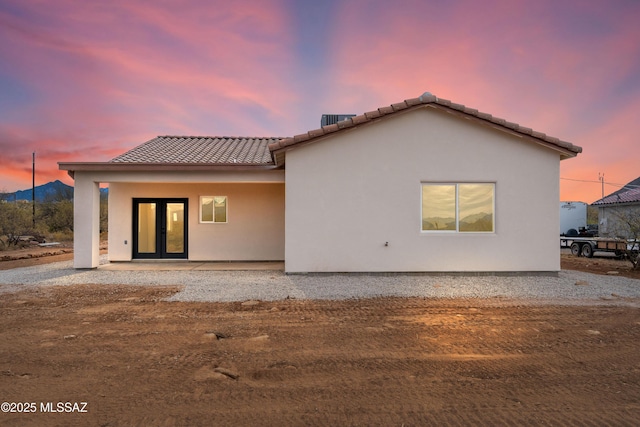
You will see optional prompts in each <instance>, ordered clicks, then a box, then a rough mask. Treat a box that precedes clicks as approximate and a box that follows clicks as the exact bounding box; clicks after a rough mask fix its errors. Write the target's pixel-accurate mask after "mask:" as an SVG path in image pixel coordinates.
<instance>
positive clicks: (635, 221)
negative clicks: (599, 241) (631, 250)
mask: <svg viewBox="0 0 640 427" xmlns="http://www.w3.org/2000/svg"><path fill="white" fill-rule="evenodd" d="M591 205H592V206H596V207H597V208H598V223H599V224H598V233H599V235H600V236H603V237H621V238H626V239H631V238H637V237H638V235H639V234H640V233H639V231H640V178H637V179H635V180H633V181H631V182H630V183H628V184H627V185H625V186H624V187H622V188H621V189H620V190H618V191H615V192H613V193H611V194H609V195H608V196H606V197H604V198H602V199H600V200H597V201H595V202H593V203H592V204H591Z"/></svg>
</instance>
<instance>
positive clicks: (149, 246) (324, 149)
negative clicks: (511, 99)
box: [60, 93, 582, 273]
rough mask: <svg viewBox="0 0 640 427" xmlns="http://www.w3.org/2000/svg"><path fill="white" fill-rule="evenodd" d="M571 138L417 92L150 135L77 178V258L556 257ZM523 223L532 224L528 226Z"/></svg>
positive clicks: (476, 266)
mask: <svg viewBox="0 0 640 427" xmlns="http://www.w3.org/2000/svg"><path fill="white" fill-rule="evenodd" d="M581 151H582V149H581V148H580V147H577V146H574V145H572V144H570V143H567V142H563V141H560V140H559V139H557V138H552V137H549V136H547V135H545V134H543V133H540V132H536V131H533V130H531V129H528V128H525V127H522V126H520V125H518V124H515V123H510V122H507V121H505V120H503V119H498V118H495V117H493V116H491V115H490V114H486V113H481V112H478V111H477V110H474V109H471V108H467V107H465V106H464V105H460V104H454V103H452V102H450V101H448V100H444V99H440V98H437V97H435V96H434V95H432V94H430V93H425V94H423V95H422V96H420V97H419V98H413V99H408V100H406V101H404V102H400V103H398V104H393V105H391V106H388V107H383V108H379V109H377V110H374V111H371V112H368V113H365V114H363V115H359V116H356V117H352V118H347V120H344V121H339V122H337V123H335V124H331V125H328V126H324V127H322V128H320V129H316V130H312V131H309V132H307V133H304V134H301V135H296V136H294V137H291V138H236V137H184V136H177V137H169V136H167V137H157V138H154V139H152V140H151V141H148V142H146V143H144V144H142V145H140V146H139V147H136V148H134V149H133V150H131V151H129V152H127V153H125V154H123V155H121V156H118V157H116V158H115V159H113V160H112V161H110V162H102V163H60V168H61V169H63V170H67V171H69V174H70V175H71V176H72V177H74V179H75V235H76V239H75V262H74V266H75V267H76V268H93V267H97V266H98V244H99V236H98V225H99V193H98V188H99V184H100V183H108V184H109V260H111V261H130V260H132V259H145V258H183V259H188V260H193V261H196V260H197V261H200V260H211V261H258V260H260V261H263V260H284V261H285V271H286V272H289V273H303V272H424V271H429V272H453V271H460V272H492V271H495V272H498V271H558V270H559V269H560V256H559V250H560V249H559V245H558V224H559V211H558V201H559V178H560V176H559V171H560V160H563V159H567V158H571V157H575V156H576V155H577V154H578V153H580V152H581ZM531 230H535V232H531Z"/></svg>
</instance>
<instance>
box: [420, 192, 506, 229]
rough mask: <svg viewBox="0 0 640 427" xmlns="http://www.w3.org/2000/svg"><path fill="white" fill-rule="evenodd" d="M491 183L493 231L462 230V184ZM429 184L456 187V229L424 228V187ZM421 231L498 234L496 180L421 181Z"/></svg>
mask: <svg viewBox="0 0 640 427" xmlns="http://www.w3.org/2000/svg"><path fill="white" fill-rule="evenodd" d="M474 184H476V185H491V187H492V198H491V199H492V200H491V202H492V205H491V209H492V211H491V221H492V224H491V231H460V186H461V185H474ZM427 185H432V186H437V185H443V186H445V185H448V186H454V187H455V224H456V228H455V230H424V229H423V226H424V225H423V224H424V217H423V215H424V187H425V186H427ZM420 233H421V234H434V233H436V234H455V235H470V234H482V235H487V234H496V182H491V181H481V182H473V181H446V182H435V181H422V182H420Z"/></svg>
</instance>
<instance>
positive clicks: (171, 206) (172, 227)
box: [165, 203, 184, 254]
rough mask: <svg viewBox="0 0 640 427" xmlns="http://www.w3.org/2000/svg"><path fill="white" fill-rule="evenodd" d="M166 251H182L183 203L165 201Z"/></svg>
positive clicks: (172, 252)
mask: <svg viewBox="0 0 640 427" xmlns="http://www.w3.org/2000/svg"><path fill="white" fill-rule="evenodd" d="M166 206H167V211H166V214H167V234H166V242H165V243H166V248H167V253H171V254H175V253H183V252H184V203H167V205H166Z"/></svg>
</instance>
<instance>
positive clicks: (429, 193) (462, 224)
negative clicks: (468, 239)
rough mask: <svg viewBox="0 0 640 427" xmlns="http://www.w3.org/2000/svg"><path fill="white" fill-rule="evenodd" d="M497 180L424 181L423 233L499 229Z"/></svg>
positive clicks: (489, 231) (482, 231) (491, 231)
mask: <svg viewBox="0 0 640 427" xmlns="http://www.w3.org/2000/svg"><path fill="white" fill-rule="evenodd" d="M495 189H496V186H495V184H494V183H425V182H423V183H422V226H421V230H422V231H423V232H451V233H493V232H495Z"/></svg>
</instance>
